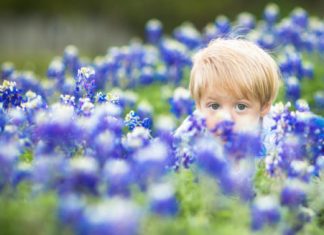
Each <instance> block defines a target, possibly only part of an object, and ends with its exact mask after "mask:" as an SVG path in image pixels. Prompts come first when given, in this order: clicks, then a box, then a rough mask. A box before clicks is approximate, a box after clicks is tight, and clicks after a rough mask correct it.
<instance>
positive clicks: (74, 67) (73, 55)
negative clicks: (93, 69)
mask: <svg viewBox="0 0 324 235" xmlns="http://www.w3.org/2000/svg"><path fill="white" fill-rule="evenodd" d="M63 63H64V65H65V67H66V68H68V69H69V70H70V72H71V73H72V75H74V76H76V75H77V73H78V69H79V68H80V67H81V62H80V59H79V50H78V48H77V47H75V46H73V45H69V46H67V47H66V48H65V49H64V55H63Z"/></svg>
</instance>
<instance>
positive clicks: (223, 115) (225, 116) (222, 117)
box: [217, 110, 234, 121]
mask: <svg viewBox="0 0 324 235" xmlns="http://www.w3.org/2000/svg"><path fill="white" fill-rule="evenodd" d="M217 119H218V121H234V120H233V115H232V113H231V112H230V111H227V110H221V111H220V112H219V113H218V114H217Z"/></svg>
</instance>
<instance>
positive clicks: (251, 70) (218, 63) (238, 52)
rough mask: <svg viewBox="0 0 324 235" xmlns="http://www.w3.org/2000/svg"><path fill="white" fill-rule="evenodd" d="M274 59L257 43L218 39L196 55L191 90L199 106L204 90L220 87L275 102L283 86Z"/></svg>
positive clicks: (259, 99) (252, 97)
mask: <svg viewBox="0 0 324 235" xmlns="http://www.w3.org/2000/svg"><path fill="white" fill-rule="evenodd" d="M279 77H280V75H279V69H278V66H277V64H276V62H275V61H274V59H273V58H272V57H271V56H270V55H269V54H268V53H267V52H265V51H264V50H262V49H261V48H260V47H258V46H257V45H256V44H254V43H252V42H249V41H247V40H243V39H216V40H214V41H212V42H211V43H209V45H208V46H207V47H206V48H204V49H201V50H200V51H198V52H197V53H196V54H195V56H194V58H193V67H192V70H191V74H190V84H189V89H190V92H191V95H192V97H193V98H194V100H195V101H196V103H197V104H198V105H199V102H200V99H201V97H202V94H203V91H204V90H206V89H210V88H213V87H219V88H221V89H224V90H225V91H227V92H230V93H231V94H233V95H234V96H235V97H236V98H247V99H257V100H258V101H260V104H261V106H263V105H265V104H269V102H270V103H272V102H273V101H274V99H275V98H276V96H277V93H278V88H279Z"/></svg>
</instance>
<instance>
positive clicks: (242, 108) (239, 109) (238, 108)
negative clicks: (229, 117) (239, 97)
mask: <svg viewBox="0 0 324 235" xmlns="http://www.w3.org/2000/svg"><path fill="white" fill-rule="evenodd" d="M235 108H236V110H237V111H239V112H242V111H244V110H245V109H246V108H247V105H245V104H237V105H236V107H235Z"/></svg>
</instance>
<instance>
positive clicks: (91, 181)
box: [61, 157, 99, 195]
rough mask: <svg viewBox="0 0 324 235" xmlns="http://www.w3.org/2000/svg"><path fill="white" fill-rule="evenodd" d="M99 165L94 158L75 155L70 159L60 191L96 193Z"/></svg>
mask: <svg viewBox="0 0 324 235" xmlns="http://www.w3.org/2000/svg"><path fill="white" fill-rule="evenodd" d="M98 174H99V165H98V162H97V161H96V160H95V159H94V158H90V157H76V158H73V159H70V161H69V165H68V167H67V172H66V174H65V179H64V182H63V184H62V187H61V193H64V194H65V193H67V192H80V193H82V192H86V193H91V194H95V195H96V194H97V193H98V188H97V186H98V183H99V176H98Z"/></svg>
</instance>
